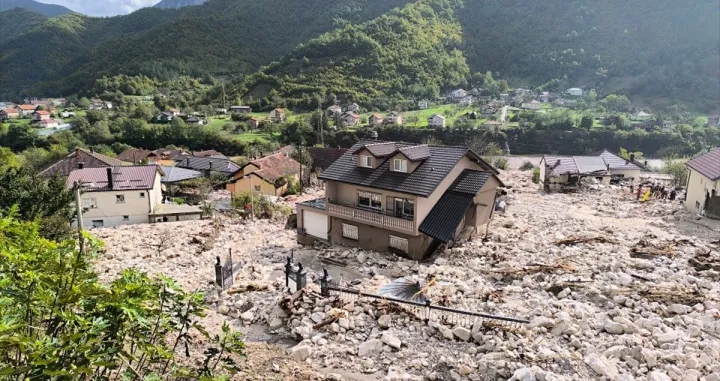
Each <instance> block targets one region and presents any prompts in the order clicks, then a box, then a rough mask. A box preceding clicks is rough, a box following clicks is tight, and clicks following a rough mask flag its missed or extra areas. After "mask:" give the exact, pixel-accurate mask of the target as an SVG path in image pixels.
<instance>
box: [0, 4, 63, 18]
mask: <svg viewBox="0 0 720 381" xmlns="http://www.w3.org/2000/svg"><path fill="white" fill-rule="evenodd" d="M13 8H22V9H27V10H30V11H33V12H37V13H40V14H43V15H45V16H48V17H55V16H60V15H64V14H68V13H74V12H75V11H73V10H72V9H70V8H67V7H64V6H62V5H56V4H45V3H40V2H37V1H34V0H0V12H5V11H8V10H11V9H13Z"/></svg>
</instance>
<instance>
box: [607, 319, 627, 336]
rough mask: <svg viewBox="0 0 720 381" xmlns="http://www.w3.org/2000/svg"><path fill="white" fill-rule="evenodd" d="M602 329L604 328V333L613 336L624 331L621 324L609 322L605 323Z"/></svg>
mask: <svg viewBox="0 0 720 381" xmlns="http://www.w3.org/2000/svg"><path fill="white" fill-rule="evenodd" d="M603 328H605V332H607V333H612V334H614V335H620V334H622V333H623V332H624V331H625V329H624V328H623V325H622V324H620V323H616V322H614V321H611V320H607V321H605V324H604V325H603Z"/></svg>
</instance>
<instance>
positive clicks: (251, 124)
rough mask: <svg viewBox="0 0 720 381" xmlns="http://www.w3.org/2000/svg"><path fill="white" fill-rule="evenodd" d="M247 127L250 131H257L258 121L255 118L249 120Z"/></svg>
mask: <svg viewBox="0 0 720 381" xmlns="http://www.w3.org/2000/svg"><path fill="white" fill-rule="evenodd" d="M247 126H248V128H249V129H251V130H257V129H258V128H259V127H260V121H259V120H258V119H256V118H250V119H248V120H247Z"/></svg>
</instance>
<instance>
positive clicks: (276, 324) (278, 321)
mask: <svg viewBox="0 0 720 381" xmlns="http://www.w3.org/2000/svg"><path fill="white" fill-rule="evenodd" d="M269 325H270V329H278V328H280V327H282V326H283V321H282V320H281V319H279V318H275V319H272V320H271V321H270V323H269Z"/></svg>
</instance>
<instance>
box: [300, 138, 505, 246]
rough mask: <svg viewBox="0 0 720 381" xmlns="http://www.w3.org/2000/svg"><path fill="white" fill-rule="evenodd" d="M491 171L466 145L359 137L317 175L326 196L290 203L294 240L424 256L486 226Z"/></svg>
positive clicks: (493, 180) (493, 188)
mask: <svg viewBox="0 0 720 381" xmlns="http://www.w3.org/2000/svg"><path fill="white" fill-rule="evenodd" d="M497 174H498V172H497V170H495V169H494V168H493V167H492V166H490V165H489V164H488V163H486V162H485V161H484V160H482V158H480V157H479V156H478V155H476V154H475V153H474V152H472V151H471V150H470V149H468V148H465V147H445V146H428V145H414V144H406V143H396V142H377V141H363V142H359V143H357V144H355V145H354V146H353V147H352V148H350V149H349V150H348V151H347V152H346V153H345V154H344V155H343V156H341V157H340V158H339V159H338V160H336V161H335V162H334V163H333V164H332V165H331V166H330V167H329V168H327V169H326V170H325V171H324V172H323V173H322V175H320V176H319V178H320V179H321V180H323V181H325V182H326V183H325V197H324V198H320V199H316V200H311V201H307V202H303V203H298V204H296V205H297V216H298V219H297V223H298V242H300V243H302V244H312V243H313V242H314V241H316V240H321V241H329V242H332V243H338V244H343V245H348V246H356V247H361V248H364V249H369V250H376V251H392V252H395V253H398V254H400V255H403V256H407V257H409V258H412V259H415V260H421V259H425V258H428V257H430V256H431V255H432V254H433V253H435V251H436V250H437V249H438V248H439V247H440V246H441V245H446V246H451V245H452V244H453V242H455V241H456V240H457V238H458V237H459V236H460V234H461V233H462V232H463V231H464V230H465V228H466V227H469V228H472V230H474V231H476V232H477V231H478V230H481V229H483V228H484V227H485V226H486V224H487V223H488V222H489V221H490V219H491V217H492V215H493V211H494V205H495V200H496V197H497V194H498V192H497V188H498V187H499V186H503V183H502V182H501V181H500V179H499V178H498V177H497Z"/></svg>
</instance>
